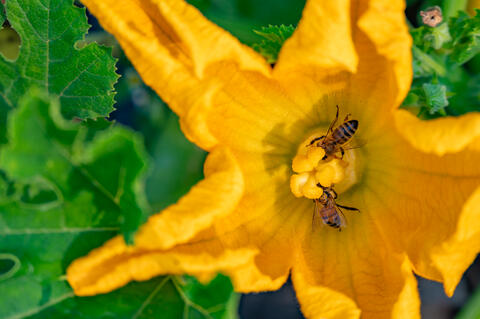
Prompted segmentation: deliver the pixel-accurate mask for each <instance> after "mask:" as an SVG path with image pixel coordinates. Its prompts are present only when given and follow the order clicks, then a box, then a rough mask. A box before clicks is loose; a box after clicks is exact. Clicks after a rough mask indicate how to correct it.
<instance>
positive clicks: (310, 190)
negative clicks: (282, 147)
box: [290, 136, 351, 199]
mask: <svg viewBox="0 0 480 319" xmlns="http://www.w3.org/2000/svg"><path fill="white" fill-rule="evenodd" d="M314 137H315V136H313V137H312V136H310V137H309V138H308V139H307V140H306V141H305V142H304V143H302V144H301V146H300V147H299V149H298V151H297V155H296V156H295V157H294V158H293V161H292V169H293V171H294V174H292V176H291V178H290V189H291V191H292V193H293V194H294V195H295V196H296V197H306V198H309V199H316V198H319V197H320V196H322V194H323V190H322V188H321V187H320V186H319V185H321V186H324V187H330V186H332V185H333V184H338V183H341V182H342V181H343V180H344V179H345V177H346V175H347V174H346V171H350V170H349V169H348V166H349V163H348V162H347V161H344V160H342V159H338V158H332V157H329V158H326V159H323V157H324V156H325V151H324V150H323V149H322V148H321V147H318V146H314V145H309V144H310V141H311V140H312V139H313V138H314ZM350 158H351V157H350ZM347 179H348V178H347Z"/></svg>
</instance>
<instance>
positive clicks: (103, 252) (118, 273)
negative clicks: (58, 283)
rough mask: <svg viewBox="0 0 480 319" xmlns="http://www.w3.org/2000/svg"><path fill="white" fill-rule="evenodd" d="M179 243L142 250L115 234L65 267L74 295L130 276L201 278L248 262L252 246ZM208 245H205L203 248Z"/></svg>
mask: <svg viewBox="0 0 480 319" xmlns="http://www.w3.org/2000/svg"><path fill="white" fill-rule="evenodd" d="M196 248H197V247H189V246H181V247H177V248H176V249H172V250H166V251H162V250H145V249H144V248H141V247H136V246H133V247H132V246H127V245H125V242H124V241H123V238H122V237H121V236H117V237H115V238H113V239H111V240H110V241H108V242H107V243H105V244H104V245H103V246H102V247H100V248H98V249H96V250H93V251H91V252H90V253H89V254H88V255H87V256H86V257H84V258H80V259H77V260H75V261H74V262H73V263H72V264H71V265H70V266H69V268H68V269H67V280H68V282H69V283H70V285H71V286H72V288H73V290H74V292H75V294H76V295H78V296H90V295H95V294H99V293H106V292H109V291H112V290H114V289H116V288H119V287H121V286H124V285H126V284H127V283H128V282H130V281H132V280H138V281H142V280H148V279H150V278H152V277H154V276H159V275H165V274H185V273H189V274H193V275H196V276H199V278H202V279H204V280H205V279H208V278H212V276H213V275H215V274H216V273H218V272H225V273H228V272H229V270H230V269H232V268H235V267H239V266H242V265H244V264H245V263H247V262H251V261H252V259H253V256H254V255H255V254H256V253H257V251H256V250H255V249H236V250H228V249H223V247H221V246H218V245H217V246H210V247H202V248H203V249H200V250H198V249H196ZM206 248H208V249H206Z"/></svg>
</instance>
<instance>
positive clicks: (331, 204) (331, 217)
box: [312, 184, 360, 231]
mask: <svg viewBox="0 0 480 319" xmlns="http://www.w3.org/2000/svg"><path fill="white" fill-rule="evenodd" d="M317 186H318V187H321V188H322V189H323V194H322V196H321V197H320V198H317V199H314V200H313V201H314V202H315V211H314V213H313V217H312V227H313V224H314V222H315V216H316V215H319V216H320V217H321V219H322V222H323V223H324V224H325V225H327V226H330V227H333V228H335V229H338V231H342V228H344V227H346V226H347V220H346V218H345V215H344V214H343V212H342V209H346V210H352V211H357V212H359V211H360V210H359V209H358V208H355V207H349V206H343V205H340V204H337V203H336V202H335V199H337V196H338V195H337V192H335V190H334V189H333V188H332V187H331V186H330V187H324V186H322V185H320V184H317Z"/></svg>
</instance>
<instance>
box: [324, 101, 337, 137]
mask: <svg viewBox="0 0 480 319" xmlns="http://www.w3.org/2000/svg"><path fill="white" fill-rule="evenodd" d="M337 120H338V104H337V114H336V115H335V119H334V120H333V121H332V123H330V126H329V127H328V130H327V133H326V134H325V136H324V138H323V140H324V141H325V139H326V138H327V136H328V133H330V132H331V131H332V129H333V127H334V126H335V124H336V123H337Z"/></svg>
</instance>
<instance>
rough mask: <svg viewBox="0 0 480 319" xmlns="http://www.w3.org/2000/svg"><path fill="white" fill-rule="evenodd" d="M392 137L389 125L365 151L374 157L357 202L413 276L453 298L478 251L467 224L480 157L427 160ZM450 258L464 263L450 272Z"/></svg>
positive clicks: (471, 227)
mask: <svg viewBox="0 0 480 319" xmlns="http://www.w3.org/2000/svg"><path fill="white" fill-rule="evenodd" d="M396 134H398V133H396V132H395V131H394V130H392V127H391V125H390V126H388V125H387V126H386V127H385V128H384V130H383V135H382V136H381V137H378V138H377V139H376V140H372V141H371V142H369V143H368V146H366V147H365V151H367V152H368V153H369V154H374V156H373V155H372V158H371V160H370V161H369V162H368V163H366V167H365V171H364V173H363V176H364V178H363V181H362V184H361V189H362V190H363V192H359V193H358V194H357V195H355V196H356V199H355V200H356V201H364V202H365V205H366V211H367V212H368V214H369V215H371V218H372V221H374V222H375V223H376V224H377V225H378V228H379V229H380V230H381V231H382V232H383V233H384V234H385V237H386V238H389V240H390V245H392V247H393V248H394V249H395V250H396V251H400V252H402V251H403V252H406V253H407V255H408V258H409V259H410V260H411V262H412V264H413V266H414V269H415V272H416V273H418V274H419V275H421V276H423V277H426V278H429V279H433V280H437V281H442V282H445V283H446V286H445V288H446V291H447V292H448V293H451V292H453V289H454V287H455V286H456V284H457V283H458V280H459V279H460V278H461V275H462V274H463V272H464V271H465V270H466V267H468V265H469V264H470V263H471V262H472V260H473V256H475V254H477V253H478V250H479V246H478V244H474V241H475V239H478V237H477V236H478V235H477V232H480V231H476V230H475V227H476V224H474V223H473V222H472V221H471V220H472V219H474V217H472V216H475V214H478V208H476V207H475V205H474V204H472V203H476V201H477V195H474V194H475V192H476V190H477V188H478V187H479V185H480V166H479V165H478V163H479V162H480V152H479V151H475V150H468V151H463V152H460V153H455V154H445V155H443V156H438V155H433V154H426V153H423V152H420V151H418V150H416V149H414V148H413V147H412V146H411V145H410V144H408V143H407V142H406V141H405V140H404V139H403V138H402V137H400V136H399V135H396ZM469 198H471V199H470V200H469ZM353 200H354V199H352V201H353ZM467 201H468V202H467ZM464 205H466V206H464ZM466 221H468V223H471V225H466ZM476 229H479V228H478V227H476ZM463 231H465V234H464V235H465V237H462V235H461V234H460V232H463ZM455 244H459V246H454V245H455ZM455 247H456V248H457V249H458V250H457V251H456V252H455V253H454V251H455V249H456V248H455ZM460 255H462V256H463V257H460ZM450 257H451V258H452V260H455V259H459V258H463V260H462V263H458V264H457V265H455V267H452V266H451V264H452V260H450V261H448V258H450Z"/></svg>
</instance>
